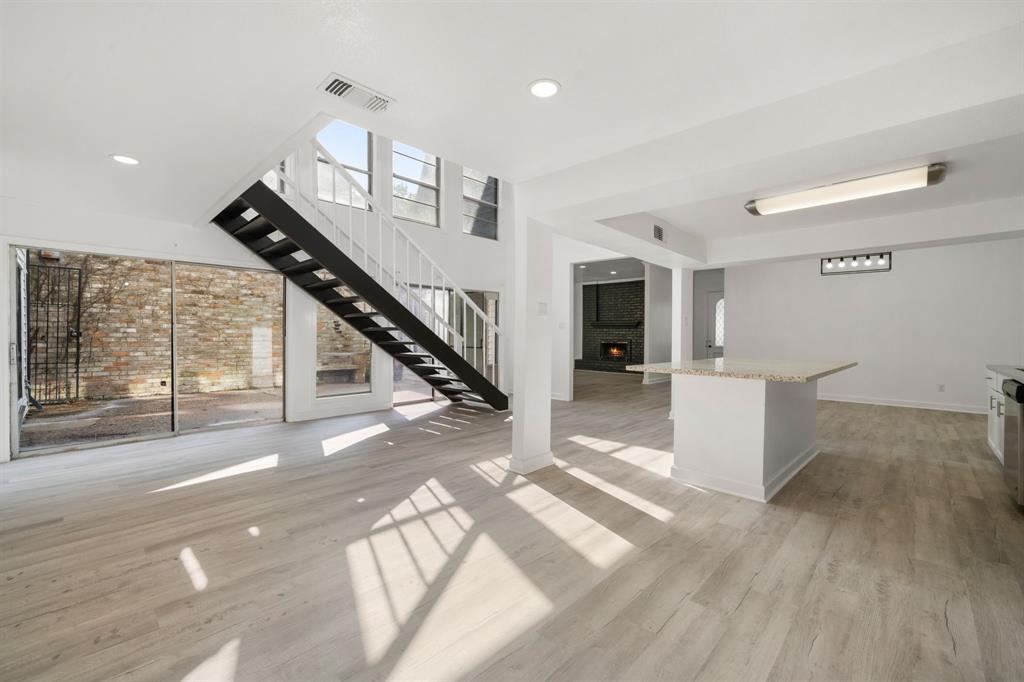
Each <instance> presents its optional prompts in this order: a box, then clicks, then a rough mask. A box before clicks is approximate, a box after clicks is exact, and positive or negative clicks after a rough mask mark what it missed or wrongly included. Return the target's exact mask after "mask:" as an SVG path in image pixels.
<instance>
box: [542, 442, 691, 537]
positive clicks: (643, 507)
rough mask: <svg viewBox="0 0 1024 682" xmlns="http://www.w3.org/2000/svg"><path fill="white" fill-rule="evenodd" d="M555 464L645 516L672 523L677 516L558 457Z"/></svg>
mask: <svg viewBox="0 0 1024 682" xmlns="http://www.w3.org/2000/svg"><path fill="white" fill-rule="evenodd" d="M555 464H557V465H558V466H559V467H560V468H561V469H562V470H563V471H565V473H567V474H569V475H571V476H574V477H576V478H578V479H580V480H581V481H583V482H584V483H586V484H587V485H590V486H593V487H595V488H597V489H598V490H601V491H603V492H605V493H608V494H609V495H611V496H612V497H614V498H616V499H618V500H621V501H622V502H624V503H625V504H628V505H629V506H631V507H633V508H634V509H636V510H638V511H642V512H643V513H644V514H647V515H648V516H651V517H654V518H655V519H657V520H659V521H670V520H672V518H673V517H674V516H675V514H674V513H673V512H670V511H669V510H668V509H665V508H664V507H662V506H660V505H657V504H655V503H654V502H651V501H650V500H648V499H646V498H644V497H641V496H640V495H637V494H636V493H632V492H630V491H628V490H626V489H625V488H620V487H619V486H617V485H615V484H614V483H611V482H609V481H606V480H605V479H603V478H601V477H600V476H598V475H596V474H592V473H590V472H589V471H586V470H584V469H580V468H579V467H577V466H573V465H572V464H571V463H569V462H566V461H564V460H561V459H558V458H557V457H556V458H555Z"/></svg>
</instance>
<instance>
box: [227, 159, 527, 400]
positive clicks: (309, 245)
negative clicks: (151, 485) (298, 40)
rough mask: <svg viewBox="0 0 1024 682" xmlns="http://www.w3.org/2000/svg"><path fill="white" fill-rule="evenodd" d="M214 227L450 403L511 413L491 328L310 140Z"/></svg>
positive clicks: (477, 309)
mask: <svg viewBox="0 0 1024 682" xmlns="http://www.w3.org/2000/svg"><path fill="white" fill-rule="evenodd" d="M297 178H305V179H307V184H305V185H304V186H303V185H302V184H301V183H300V182H299V181H298V180H297ZM314 197H315V198H314ZM213 222H214V223H216V224H217V225H218V226H219V227H221V228H222V229H223V230H224V231H225V232H227V233H228V234H230V235H231V236H233V237H234V238H235V239H237V240H238V241H239V242H241V243H242V244H243V245H245V247H246V248H248V249H249V250H250V251H252V252H253V253H255V254H256V255H258V256H260V257H261V258H262V259H263V260H265V261H266V262H267V263H268V264H270V265H271V266H272V267H274V268H275V269H276V270H278V271H279V272H281V273H282V274H283V275H285V276H286V277H287V278H288V279H290V280H291V281H292V282H294V283H295V284H296V285H297V286H299V287H301V288H302V289H303V290H305V291H306V292H307V293H308V294H309V295H310V296H312V297H313V298H315V299H316V300H318V301H319V302H320V303H321V304H323V305H324V306H326V307H327V308H328V309H329V310H330V311H331V312H333V313H334V314H335V315H337V316H338V317H340V318H341V319H342V320H344V321H345V322H346V323H347V324H349V325H350V326H351V327H352V328H354V329H356V330H357V331H359V332H360V333H361V334H362V335H363V336H365V337H366V338H367V339H368V340H369V341H371V342H372V343H374V344H376V345H377V346H379V347H380V348H382V349H383V350H385V351H386V352H387V353H389V354H390V355H391V356H393V357H394V358H395V359H397V360H398V361H399V362H401V363H402V364H403V365H405V366H406V367H408V368H409V369H410V370H411V371H412V372H414V373H415V374H417V375H418V376H419V377H420V378H422V379H423V380H424V381H425V382H427V383H428V384H430V385H431V386H432V387H433V388H434V389H436V390H437V391H438V392H439V393H441V394H443V395H444V396H445V397H447V398H448V399H449V400H451V401H453V402H460V401H469V402H475V403H486V404H487V405H490V406H491V407H493V408H494V409H496V410H507V409H508V396H507V395H505V394H504V393H503V392H502V391H501V390H500V389H499V388H498V387H497V385H496V384H497V366H496V365H497V363H496V359H497V343H498V340H499V339H500V335H501V330H500V329H499V328H498V326H497V324H496V323H495V322H494V320H492V319H491V318H490V317H489V316H488V315H487V313H485V312H484V311H483V310H482V309H481V308H480V307H479V306H478V305H477V304H476V303H475V302H474V301H473V300H472V299H471V298H470V297H469V296H468V295H467V294H466V293H465V292H464V291H462V289H460V288H459V287H457V286H456V285H455V284H454V283H453V282H452V281H451V278H450V277H448V276H447V275H446V274H445V273H444V272H443V271H442V270H441V269H440V267H439V266H437V264H436V263H435V262H434V261H433V260H432V259H430V257H429V256H428V255H427V254H426V253H424V252H423V250H422V249H421V248H420V247H419V246H418V245H416V244H415V242H413V241H412V239H411V238H410V237H409V235H408V234H406V233H405V231H404V230H402V228H401V227H399V226H398V225H397V224H396V223H395V221H394V220H392V219H391V218H390V217H388V216H386V215H385V214H384V213H383V212H382V211H381V210H380V208H379V207H378V206H377V205H376V203H375V202H374V200H373V198H372V197H371V196H370V195H369V193H367V192H366V191H365V190H364V189H363V188H362V187H361V186H360V185H359V183H358V182H356V181H355V179H354V178H353V177H352V176H351V175H350V174H349V172H348V171H347V170H346V169H345V168H344V166H342V165H341V164H340V163H339V162H338V161H337V160H335V159H334V158H333V157H332V156H331V155H330V153H329V152H327V150H326V149H324V148H323V147H322V146H321V145H320V144H319V143H318V142H317V141H316V140H313V141H312V142H310V143H309V144H308V145H306V146H304V147H303V149H301V150H299V151H298V152H296V153H295V154H293V155H291V156H290V157H289V158H288V159H286V160H285V161H284V162H282V163H281V164H280V165H279V166H278V167H276V168H275V169H274V170H272V171H269V172H268V173H267V174H266V175H265V176H264V178H263V179H262V180H260V181H258V182H256V183H254V184H253V185H252V186H251V187H249V188H248V189H246V190H245V191H244V192H242V194H241V195H240V196H239V197H238V198H237V199H235V200H234V201H232V202H231V203H230V204H229V205H228V206H227V207H226V208H225V209H224V210H223V211H221V212H220V213H219V214H217V216H216V217H215V218H214V219H213Z"/></svg>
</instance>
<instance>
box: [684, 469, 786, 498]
mask: <svg viewBox="0 0 1024 682" xmlns="http://www.w3.org/2000/svg"><path fill="white" fill-rule="evenodd" d="M672 478H674V479H676V480H677V481H679V482H680V483H685V484H687V485H693V486H697V487H698V488H707V489H708V490H715V491H717V492H720V493H728V494H729V495H735V496H736V497H744V498H746V499H748V500H753V501H754V502H767V501H768V500H767V499H766V498H765V496H764V486H760V485H751V484H749V483H743V482H741V481H734V480H732V479H730V478H722V477H721V476H712V475H710V474H705V473H702V472H700V471H694V470H693V469H686V468H683V467H677V466H676V465H674V464H673V465H672Z"/></svg>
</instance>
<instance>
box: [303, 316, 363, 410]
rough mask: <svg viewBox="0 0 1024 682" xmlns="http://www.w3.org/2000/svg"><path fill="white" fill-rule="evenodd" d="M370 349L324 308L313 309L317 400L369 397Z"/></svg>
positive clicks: (360, 336)
mask: <svg viewBox="0 0 1024 682" xmlns="http://www.w3.org/2000/svg"><path fill="white" fill-rule="evenodd" d="M371 360H372V348H371V346H370V342H369V341H367V340H366V337H364V336H363V335H362V334H361V333H359V332H358V331H357V330H356V329H354V328H353V327H351V326H349V325H348V323H346V322H344V321H342V320H341V319H340V318H339V317H338V316H337V315H335V314H334V313H333V312H331V311H330V310H328V309H327V308H326V307H325V306H322V305H320V304H317V306H316V397H317V398H327V397H331V396H336V395H348V394H351V393H368V392H369V391H370V390H371V389H372V387H371V385H370V362H371Z"/></svg>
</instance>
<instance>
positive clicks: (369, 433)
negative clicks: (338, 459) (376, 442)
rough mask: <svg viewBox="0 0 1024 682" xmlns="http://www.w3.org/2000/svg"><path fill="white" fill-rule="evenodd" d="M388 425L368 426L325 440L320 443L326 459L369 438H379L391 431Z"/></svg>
mask: <svg viewBox="0 0 1024 682" xmlns="http://www.w3.org/2000/svg"><path fill="white" fill-rule="evenodd" d="M390 430H391V429H389V428H388V425H387V424H374V425H373V426H367V427H365V428H362V429H356V430H355V431H349V432H348V433H341V434H338V435H337V436H331V437H330V438H324V439H323V440H322V441H320V445H321V447H323V449H324V457H330V456H331V455H334V454H337V453H339V452H341V451H342V450H344V449H345V448H349V447H352V446H353V445H355V444H357V443H362V442H363V441H364V440H367V439H368V438H373V437H374V436H379V435H380V434H382V433H385V432H387V431H390Z"/></svg>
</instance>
